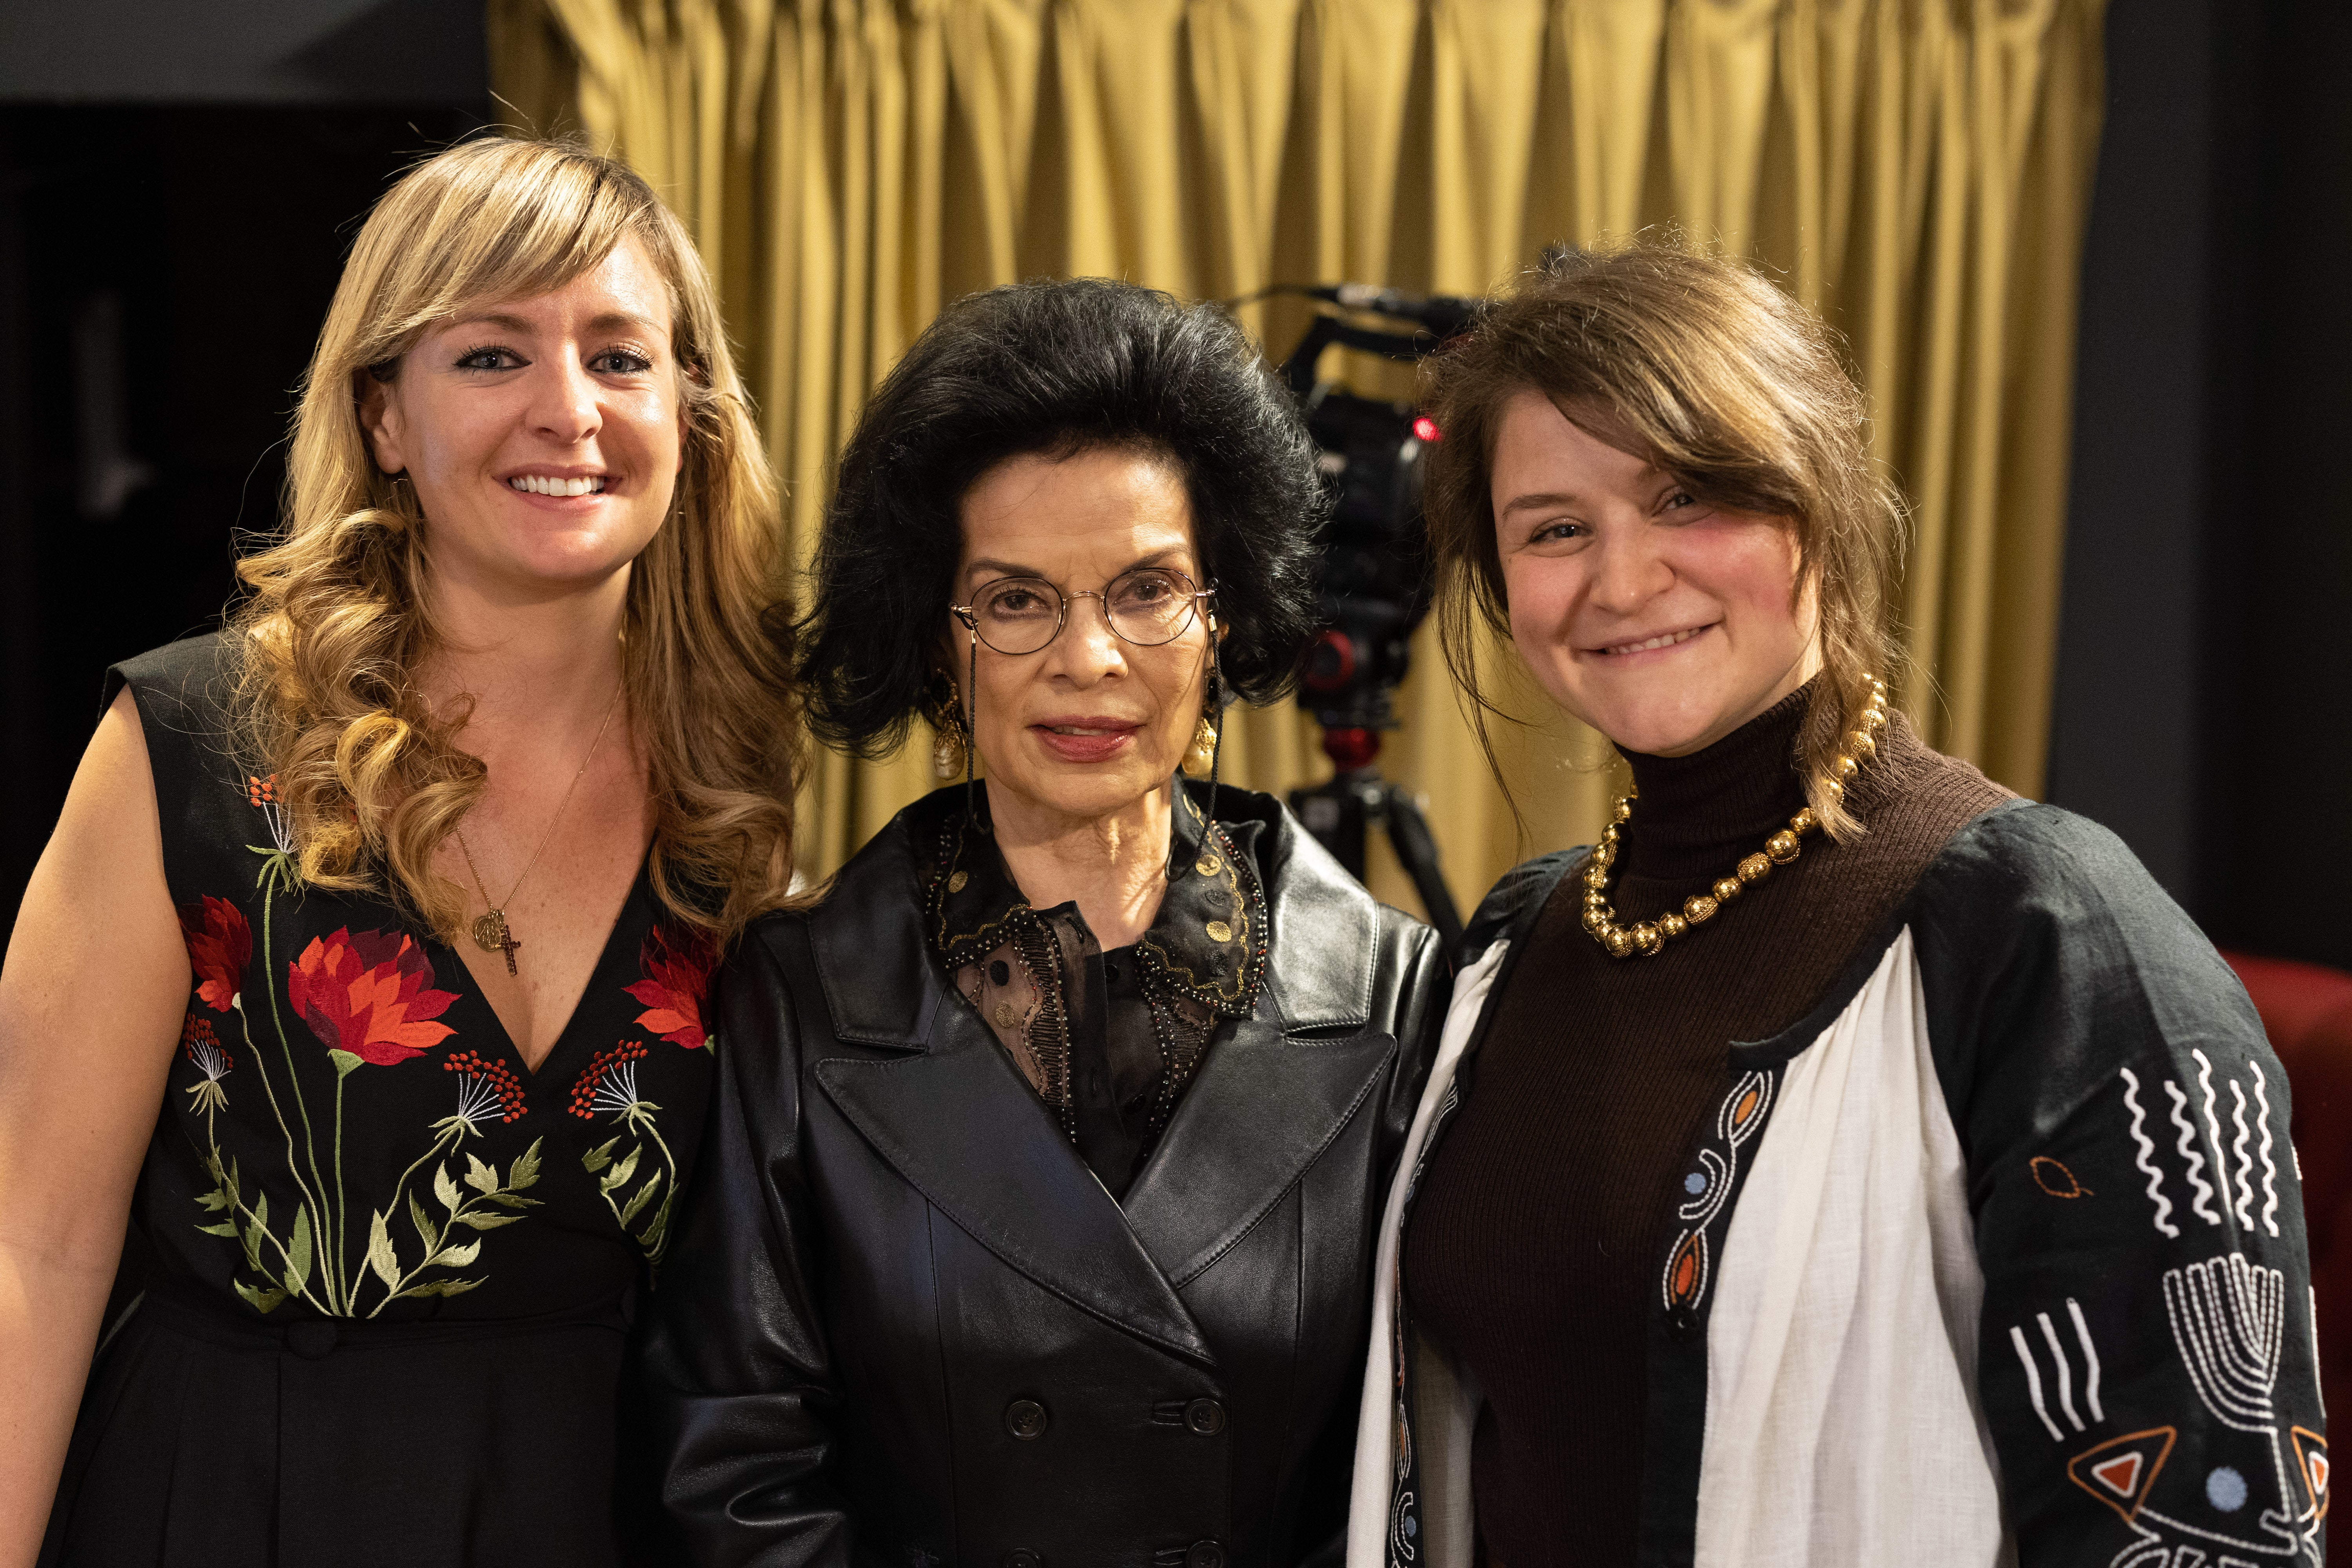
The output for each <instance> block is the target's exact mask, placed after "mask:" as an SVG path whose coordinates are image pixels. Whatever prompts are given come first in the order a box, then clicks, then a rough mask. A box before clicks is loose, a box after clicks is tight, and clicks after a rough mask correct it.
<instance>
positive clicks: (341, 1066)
mask: <svg viewBox="0 0 2352 1568" xmlns="http://www.w3.org/2000/svg"><path fill="white" fill-rule="evenodd" d="M327 1059H328V1060H329V1061H331V1062H332V1063H334V1064H335V1076H336V1077H337V1078H349V1077H351V1076H352V1068H356V1067H364V1066H365V1065H367V1058H364V1057H358V1056H353V1055H352V1053H351V1052H349V1051H329V1052H328V1053H327Z"/></svg>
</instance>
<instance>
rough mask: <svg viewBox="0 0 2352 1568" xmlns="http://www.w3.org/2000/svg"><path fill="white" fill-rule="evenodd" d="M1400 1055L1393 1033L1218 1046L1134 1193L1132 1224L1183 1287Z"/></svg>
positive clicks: (1274, 1196)
mask: <svg viewBox="0 0 2352 1568" xmlns="http://www.w3.org/2000/svg"><path fill="white" fill-rule="evenodd" d="M1395 1048H1396V1041H1395V1039H1394V1038H1393V1037H1391V1036H1388V1035H1380V1034H1367V1035H1358V1036H1356V1037H1353V1038H1352V1039H1345V1040H1299V1039H1293V1038H1290V1037H1286V1036H1284V1035H1283V1034H1281V1033H1280V1032H1279V1031H1277V1030H1276V1029H1275V1028H1273V1027H1272V1026H1269V1025H1265V1024H1262V1023H1259V1022H1256V1021H1255V1020H1251V1021H1248V1022H1245V1023H1243V1024H1239V1025H1237V1026H1234V1033H1233V1034H1232V1036H1231V1037H1228V1038H1225V1039H1223V1040H1220V1041H1219V1042H1218V1043H1217V1045H1216V1047H1215V1048H1214V1049H1213V1050H1212V1051H1211V1052H1210V1053H1209V1058H1208V1061H1207V1062H1206V1064H1205V1065H1203V1066H1202V1069H1201V1076H1200V1077H1199V1078H1197V1079H1193V1081H1192V1089H1190V1090H1189V1091H1188V1092H1187V1093H1186V1094H1185V1096H1184V1101H1183V1103H1182V1104H1181V1105H1180V1106H1178V1107H1177V1108H1176V1115H1175V1118H1174V1119H1173V1120H1172V1121H1170V1122H1169V1124H1168V1131H1167V1132H1166V1133H1165V1134H1163V1135H1162V1136H1161V1138H1160V1147H1159V1148H1157V1149H1155V1150H1154V1151H1152V1155H1151V1159H1150V1163H1148V1164H1146V1165H1145V1166H1144V1168H1143V1173H1142V1174H1141V1175H1139V1176H1138V1177H1137V1178H1136V1181H1135V1185H1134V1186H1133V1187H1132V1188H1130V1189H1129V1192H1128V1194H1127V1223H1128V1225H1129V1226H1131V1227H1132V1228H1133V1230H1134V1233H1135V1235H1136V1237H1137V1238H1138V1239H1139V1241H1140V1242H1141V1243H1142V1245H1143V1248H1144V1250H1145V1251H1147V1252H1148V1253H1150V1257H1151V1260H1152V1262H1154V1263H1155V1264H1157V1265H1158V1266H1159V1268H1160V1272H1161V1273H1163V1274H1165V1275H1166V1276H1167V1278H1168V1279H1169V1281H1170V1282H1171V1284H1173V1285H1175V1286H1177V1287H1178V1288H1180V1289H1181V1287H1183V1286H1184V1285H1186V1284H1189V1283H1190V1282H1191V1281H1192V1279H1193V1278H1194V1277H1195V1276H1196V1275H1198V1274H1200V1273H1201V1272H1202V1270H1203V1269H1205V1268H1208V1267H1209V1265H1211V1264H1212V1263H1214V1262H1215V1261H1216V1260H1217V1259H1218V1258H1222V1257H1223V1256H1224V1254H1225V1252H1226V1251H1227V1250H1228V1249H1229V1248H1230V1247H1232V1246H1233V1245H1234V1242H1236V1241H1238V1240H1240V1239H1241V1237H1243V1236H1244V1235H1245V1234H1247V1232H1248V1231H1249V1229H1250V1228H1251V1227H1252V1226H1255V1225H1256V1224H1257V1222H1258V1221H1259V1220H1260V1219H1262V1218H1264V1217H1265V1212H1266V1211H1267V1210H1268V1209H1270V1208H1272V1207H1273V1206H1274V1205H1276V1204H1277V1203H1279V1202H1280V1201H1281V1200H1282V1198H1283V1196H1284V1195H1285V1194H1287V1193H1288V1192H1289V1191H1290V1189H1291V1187H1292V1186H1293V1185H1294V1184H1297V1180H1298V1178H1299V1177H1300V1176H1301V1175H1302V1174H1303V1173H1305V1172H1306V1170H1307V1167H1308V1166H1309V1165H1312V1164H1313V1163H1315V1161H1316V1159H1317V1157H1318V1155H1320V1154H1321V1153H1322V1152H1323V1151H1324V1150H1325V1149H1327V1148H1328V1147H1330V1144H1331V1141H1332V1140H1333V1139H1334V1138H1336V1137H1338V1136H1339V1131H1340V1129H1342V1128H1343V1127H1345V1126H1346V1125H1347V1124H1348V1122H1349V1119H1350V1118H1352V1117H1353V1116H1354V1115H1355V1114H1356V1112H1357V1110H1358V1109H1359V1108H1360V1107H1361V1106H1362V1104H1363V1103H1364V1100H1365V1097H1366V1096H1367V1095H1369V1094H1370V1092H1371V1090H1372V1089H1373V1086H1374V1085H1376V1084H1377V1083H1379V1082H1380V1080H1381V1069H1382V1068H1385V1067H1386V1066H1387V1064H1388V1061H1389V1058H1390V1056H1391V1053H1392V1052H1393V1051H1394V1050H1395Z"/></svg>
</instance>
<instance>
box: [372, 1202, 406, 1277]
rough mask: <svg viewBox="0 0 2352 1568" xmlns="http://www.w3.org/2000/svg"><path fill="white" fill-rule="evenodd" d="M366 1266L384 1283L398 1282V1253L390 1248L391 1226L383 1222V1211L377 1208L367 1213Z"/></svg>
mask: <svg viewBox="0 0 2352 1568" xmlns="http://www.w3.org/2000/svg"><path fill="white" fill-rule="evenodd" d="M367 1260H368V1267H369V1268H372V1269H373V1270H374V1271H375V1277H376V1278H377V1279H381V1280H383V1282H384V1283H385V1284H386V1285H397V1284H399V1283H400V1254H398V1253H396V1252H394V1250H393V1249H392V1227H391V1226H387V1225H385V1224H384V1223H383V1210H382V1209H377V1210H375V1211H374V1212H373V1213H372V1214H370V1215H368V1249H367Z"/></svg>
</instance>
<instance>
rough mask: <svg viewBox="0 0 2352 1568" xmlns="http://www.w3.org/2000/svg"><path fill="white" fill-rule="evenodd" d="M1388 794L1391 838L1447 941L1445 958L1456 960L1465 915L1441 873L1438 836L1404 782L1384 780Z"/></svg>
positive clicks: (1386, 800) (1440, 933)
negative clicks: (1463, 915)
mask: <svg viewBox="0 0 2352 1568" xmlns="http://www.w3.org/2000/svg"><path fill="white" fill-rule="evenodd" d="M1381 789H1382V792H1383V794H1384V795H1385V796H1386V798H1385V799H1384V800H1383V802H1382V805H1384V806H1385V807H1386V810H1385V812H1384V814H1383V815H1385V816H1387V817H1388V819H1389V842H1390V843H1391V844H1392V845H1394V846H1395V847H1396V853H1397V858H1398V859H1399V860H1402V862H1404V868H1405V870H1406V872H1407V873H1408V874H1409V875H1411V877H1412V886H1413V890H1414V891H1415V892H1418V893H1419V894H1420V895H1421V907H1422V909H1423V910H1425V911H1426V912H1427V913H1428V915H1429V923H1430V924H1431V925H1433V926H1435V927H1436V928H1437V934H1438V936H1439V938H1440V939H1441V940H1443V941H1444V943H1445V952H1446V961H1447V962H1448V963H1452V962H1453V954H1454V949H1455V948H1456V947H1458V946H1460V945H1461V942H1462V917H1461V915H1459V914H1458V913H1456V912H1455V911H1454V895H1453V893H1452V892H1450V891H1448V890H1447V889H1446V886H1445V879H1444V877H1443V876H1441V875H1439V874H1438V869H1437V840H1436V839H1435V838H1434V837H1432V836H1431V834H1430V831H1429V819H1428V818H1427V817H1425V816H1422V814H1421V807H1420V806H1419V805H1416V804H1414V802H1413V798H1412V795H1411V794H1409V793H1408V792H1407V791H1406V790H1405V789H1404V787H1403V786H1402V785H1401V784H1387V783H1383V784H1382V785H1381Z"/></svg>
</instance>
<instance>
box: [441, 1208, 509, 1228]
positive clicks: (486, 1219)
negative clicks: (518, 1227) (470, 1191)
mask: <svg viewBox="0 0 2352 1568" xmlns="http://www.w3.org/2000/svg"><path fill="white" fill-rule="evenodd" d="M520 1218H522V1215H519V1214H483V1213H481V1212H480V1211H479V1210H475V1211H473V1212H471V1213H467V1214H461V1215H458V1216H457V1223H458V1224H459V1225H464V1226H472V1227H473V1228H474V1229H476V1230H496V1229H498V1228H499V1226H502V1225H512V1224H514V1223H515V1221H517V1220H519V1219H520Z"/></svg>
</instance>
